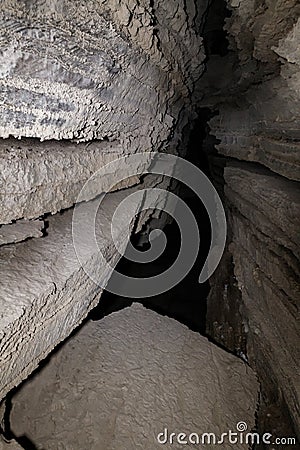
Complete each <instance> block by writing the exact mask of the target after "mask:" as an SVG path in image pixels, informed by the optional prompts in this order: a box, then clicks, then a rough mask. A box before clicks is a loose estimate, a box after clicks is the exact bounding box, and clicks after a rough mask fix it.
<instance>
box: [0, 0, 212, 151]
mask: <svg viewBox="0 0 300 450" xmlns="http://www.w3.org/2000/svg"><path fill="white" fill-rule="evenodd" d="M207 3H208V2H207V0H203V2H201V7H200V9H199V10H198V8H197V7H196V3H195V2H194V1H191V2H189V7H188V8H187V9H185V2H184V1H183V0H176V2H175V3H174V4H173V3H172V4H168V3H166V2H157V3H155V4H152V3H151V2H150V0H149V1H145V2H143V3H142V4H141V5H137V4H136V3H135V2H131V1H128V2H122V3H121V2H118V1H116V0H111V1H109V2H107V1H105V2H104V1H101V2H98V1H93V0H89V1H88V2H86V1H84V2H82V1H80V0H78V1H75V2H74V1H59V2H54V3H53V2H44V1H40V2H18V1H14V0H5V1H4V2H3V3H2V5H1V16H0V19H1V28H0V30H1V37H0V39H1V52H2V58H1V59H2V65H1V66H2V69H1V78H0V86H1V89H0V91H1V96H2V101H1V116H2V123H1V125H0V135H1V136H3V137H8V136H9V135H12V136H15V137H23V136H27V137H39V138H41V139H77V140H81V141H88V140H92V139H103V138H109V140H116V139H118V140H120V141H121V142H122V143H125V144H126V145H127V146H128V145H130V147H131V148H132V149H137V148H142V149H143V150H144V151H146V150H149V149H153V148H158V147H161V146H162V145H163V144H164V143H167V142H168V141H170V140H172V141H173V144H174V145H177V143H178V138H179V136H175V138H173V139H170V137H171V134H174V131H175V125H176V133H177V132H179V133H180V131H181V130H182V128H183V127H184V126H185V125H186V124H187V123H188V120H189V117H192V114H193V113H192V110H191V108H190V104H191V94H192V92H193V88H194V85H195V82H196V81H197V80H198V79H199V76H201V73H202V72H203V70H204V64H203V61H204V58H205V55H204V51H203V46H202V43H201V38H200V36H199V34H198V29H197V25H196V22H197V21H198V22H200V21H201V19H202V14H203V13H204V12H205V8H206V6H207ZM8 99H10V100H9V101H8ZM183 112H184V115H183V114H182V113H183Z"/></svg>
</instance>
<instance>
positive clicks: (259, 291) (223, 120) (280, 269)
mask: <svg viewBox="0 0 300 450" xmlns="http://www.w3.org/2000/svg"><path fill="white" fill-rule="evenodd" d="M227 4H228V8H229V9H230V11H231V17H230V18H229V19H227V22H226V28H227V30H228V33H229V40H230V49H231V51H230V52H229V54H228V55H227V56H225V57H224V58H223V60H224V67H226V66H229V67H231V71H232V72H231V79H230V80H229V81H227V83H226V86H225V87H224V86H223V87H222V86H221V85H220V86H219V89H218V90H216V89H215V90H214V91H211V93H210V94H209V96H210V97H209V99H208V100H207V102H208V104H210V105H214V107H215V108H216V107H217V108H218V110H219V115H216V116H215V117H214V118H213V119H212V120H211V122H210V127H211V133H212V134H213V135H215V136H216V137H217V139H218V140H219V141H218V144H217V146H216V148H217V152H218V154H219V155H218V157H216V156H215V155H213V154H211V156H210V158H211V164H212V166H213V167H214V170H213V171H214V172H215V173H216V174H218V176H217V177H216V180H217V182H218V183H219V182H220V179H221V176H220V173H221V167H222V166H223V168H224V166H225V170H224V174H223V181H221V183H219V186H220V189H221V190H223V198H224V201H225V203H226V205H227V215H228V219H229V225H230V227H229V238H228V242H229V244H230V243H231V244H230V245H229V249H228V253H227V255H226V256H225V257H224V261H225V260H226V261H227V263H228V264H230V261H232V268H231V273H230V270H229V269H228V267H227V268H226V270H224V265H223V266H222V265H221V266H220V268H219V271H218V272H217V273H216V274H215V276H214V278H213V279H212V281H211V284H212V286H213V288H212V292H211V295H210V300H209V305H208V327H207V328H208V331H209V333H210V334H211V335H212V336H213V337H214V338H215V339H216V340H217V341H218V342H221V343H222V345H225V346H227V347H228V348H231V350H235V351H241V350H242V351H243V352H244V353H246V354H247V356H248V359H249V362H250V364H251V365H252V367H256V368H257V371H258V374H259V376H260V379H261V382H262V393H263V394H262V395H263V398H264V401H266V403H267V408H269V407H270V408H271V409H272V414H273V412H274V410H276V413H275V416H276V417H277V427H278V429H277V433H278V434H280V427H281V424H282V423H283V422H284V420H285V419H283V416H282V414H283V412H284V411H285V410H286V408H287V409H288V411H289V416H290V418H289V419H288V421H289V420H291V421H292V423H293V427H294V428H295V431H296V432H297V433H298V436H300V422H299V417H300V414H299V397H298V393H299V376H298V374H299V353H298V347H299V337H300V336H299V330H298V328H299V326H298V320H299V299H300V295H299V248H300V247H299V244H300V242H299V213H300V205H299V202H300V200H299V198H300V195H299V184H297V183H296V181H299V174H300V170H299V169H300V159H299V150H300V146H299V145H300V144H299V142H300V116H299V110H300V109H299V106H300V91H299V86H300V78H299V74H300V70H299V69H300V67H299V66H300V53H299V48H300V46H299V43H300V20H299V13H300V11H299V7H300V5H299V2H297V1H294V0H289V1H281V0H277V1H274V2H269V1H267V0H266V1H262V2H260V5H259V7H257V2H238V1H235V0H228V1H227ZM232 51H235V52H236V53H237V62H236V66H235V69H233V67H232V65H231V66H230V64H229V62H230V61H231V60H232ZM230 58H231V59H230ZM226 61H227V62H226ZM219 67H220V64H219ZM220 160H223V163H222V164H220ZM238 161H239V162H238ZM267 169H268V170H267ZM224 184H225V186H224ZM222 185H223V186H222ZM221 280H222V281H221ZM214 284H215V285H217V286H218V289H219V290H218V296H217V295H216V294H217V291H216V289H215V288H214ZM221 289H222V291H223V296H220V290H221ZM222 297H223V303H222V304H220V298H222ZM220 309H221V313H220ZM222 318H223V323H222ZM241 329H242V330H243V331H242V332H241ZM245 338H246V339H247V343H246V345H245V343H242V345H241V341H243V340H244V339H245ZM233 346H235V348H232V347H233ZM241 346H242V347H243V349H241ZM297 392H298V393H297ZM272 414H269V416H271V415H272ZM262 426H264V425H262Z"/></svg>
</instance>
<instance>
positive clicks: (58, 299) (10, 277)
mask: <svg viewBox="0 0 300 450" xmlns="http://www.w3.org/2000/svg"><path fill="white" fill-rule="evenodd" d="M153 183H154V182H153ZM156 185H157V181H156ZM135 189H137V188H129V189H127V190H123V191H120V192H118V193H111V194H108V195H107V196H106V197H105V199H104V200H103V202H102V204H101V207H100V209H99V212H98V215H97V217H99V220H97V221H96V225H95V226H96V228H95V230H96V231H95V232H96V235H97V242H98V245H99V248H100V249H101V254H102V255H104V256H105V259H106V260H108V261H109V262H110V264H111V266H112V268H113V267H114V266H115V265H116V263H117V261H118V259H119V258H120V254H119V252H118V251H117V248H116V247H115V245H114V244H113V242H112V237H111V221H112V215H113V213H114V211H115V209H116V207H117V206H118V204H119V203H120V202H121V201H122V200H123V199H124V198H126V197H127V196H128V195H129V194H130V193H132V192H135ZM94 202H95V201H92V202H87V203H83V204H82V205H81V206H80V207H79V210H80V214H81V216H80V217H81V218H82V225H80V226H81V228H80V233H81V236H80V238H81V242H82V245H83V247H82V248H83V250H84V254H82V253H81V255H82V259H83V261H82V264H83V266H81V264H80V262H79V260H78V259H77V256H76V253H75V249H74V246H73V240H72V215H73V210H72V209H71V210H67V211H65V212H64V213H63V214H56V215H55V216H53V217H52V218H50V219H49V227H48V230H47V232H48V234H47V236H45V237H43V238H41V239H31V240H28V241H26V242H23V243H19V244H15V245H7V246H3V247H2V248H1V249H0V262H1V288H0V398H3V397H4V395H5V394H6V393H7V392H8V391H9V390H10V389H11V388H12V387H14V386H16V385H17V384H18V383H20V382H21V381H22V380H23V379H24V378H26V377H27V376H28V375H29V374H30V373H31V372H32V371H33V370H34V369H35V368H36V367H37V365H38V362H39V361H40V360H41V359H43V358H44V357H45V356H46V355H47V354H48V353H49V352H50V351H51V350H52V349H53V348H54V347H55V346H56V345H57V344H58V343H59V342H60V341H62V340H63V339H65V338H66V337H67V336H68V335H69V334H70V333H71V332H72V330H73V329H74V328H75V327H76V326H77V325H78V324H80V323H81V322H82V320H83V319H84V318H85V317H86V315H87V313H88V311H89V310H90V309H91V308H92V307H93V306H95V305H96V304H97V303H98V301H99V295H100V294H101V289H100V287H99V286H98V285H97V284H95V283H94V282H93V281H92V279H91V278H90V277H89V276H88V275H87V273H86V271H89V274H91V275H93V276H97V275H95V274H99V276H100V281H101V286H105V285H106V283H107V281H108V279H109V277H110V275H111V272H112V268H110V267H104V266H103V261H102V259H101V257H100V256H101V255H100V253H99V252H98V249H97V248H94V247H93V248H91V247H90V245H89V235H88V234H87V231H86V230H87V228H86V223H85V221H86V220H88V218H89V217H90V214H91V211H92V210H93V207H94ZM158 202H159V200H158ZM97 205H98V203H97ZM140 206H141V203H139V202H137V200H136V199H135V200H134V201H131V207H130V208H131V210H130V208H129V207H128V211H126V214H128V217H127V220H130V221H131V220H132V223H131V222H130V223H131V224H130V226H131V228H132V229H133V227H134V225H135V226H138V227H140V226H142V224H143V223H145V221H146V220H147V218H148V217H149V215H148V216H147V214H145V213H144V214H143V219H140V221H139V224H138V225H136V223H134V222H135V221H134V217H135V214H137V213H138V211H139V207H140ZM155 206H156V205H153V207H154V208H155ZM122 220H123V219H122ZM122 220H121V221H120V222H118V223H117V225H116V226H117V228H116V230H115V232H116V235H117V239H118V240H119V244H124V242H125V243H126V242H127V236H126V226H125V224H126V220H125V217H124V223H123V222H122ZM136 231H138V228H136Z"/></svg>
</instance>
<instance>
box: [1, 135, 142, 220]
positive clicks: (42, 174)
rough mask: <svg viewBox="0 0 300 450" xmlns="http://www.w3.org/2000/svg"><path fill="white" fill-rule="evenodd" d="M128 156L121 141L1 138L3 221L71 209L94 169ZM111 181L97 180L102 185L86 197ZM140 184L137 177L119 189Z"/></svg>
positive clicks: (94, 195) (106, 178)
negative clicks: (58, 140)
mask: <svg viewBox="0 0 300 450" xmlns="http://www.w3.org/2000/svg"><path fill="white" fill-rule="evenodd" d="M126 154H128V153H127V152H126V150H124V149H123V147H122V146H121V145H120V143H118V142H112V143H110V142H104V141H102V142H101V141H95V142H90V143H87V144H76V143H75V142H69V141H61V142H57V141H46V142H40V141H39V140H37V139H23V140H20V141H18V140H16V139H5V140H1V141H0V169H1V178H0V192H1V193H0V201H1V211H0V223H9V222H11V221H12V220H16V219H20V218H23V217H24V218H26V219H32V218H36V217H40V216H42V215H43V214H46V213H52V214H54V213H56V212H58V211H60V210H62V209H66V208H69V207H70V206H72V205H73V204H74V203H76V200H77V197H78V195H79V193H80V191H81V189H82V187H83V186H84V184H85V182H86V181H87V180H88V179H89V178H90V177H91V176H92V175H93V174H94V173H95V172H97V171H98V170H100V169H101V168H103V167H104V166H105V165H106V164H108V163H109V162H110V161H113V160H116V159H118V158H121V157H122V156H125V155H126ZM122 169H123V170H124V164H122ZM120 170H121V167H120ZM109 182H110V176H109V174H107V177H105V176H103V177H101V179H100V178H99V180H98V186H97V187H94V191H93V192H89V195H87V197H86V199H85V200H91V199H92V198H94V197H96V196H97V195H99V194H100V193H102V192H107V190H109ZM138 182H139V178H138V177H137V176H133V177H130V178H128V179H127V180H125V181H124V182H123V184H122V186H116V189H117V188H118V187H128V186H131V185H133V184H136V183H138Z"/></svg>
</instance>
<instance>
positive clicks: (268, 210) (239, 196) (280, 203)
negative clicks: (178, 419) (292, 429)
mask: <svg viewBox="0 0 300 450" xmlns="http://www.w3.org/2000/svg"><path fill="white" fill-rule="evenodd" d="M225 181H226V187H225V192H226V196H227V199H229V201H230V204H231V206H230V209H231V214H230V222H231V229H232V233H233V244H232V245H231V247H230V249H231V251H232V254H233V263H234V268H235V275H236V277H237V280H238V286H239V289H240V291H241V293H242V306H241V311H242V316H243V317H244V323H245V326H246V328H247V329H248V333H249V335H250V338H251V341H252V342H253V344H252V346H253V350H251V346H249V351H250V352H252V353H253V352H254V354H252V355H251V361H252V362H253V363H254V364H256V365H257V366H258V367H260V368H264V365H265V364H266V363H267V365H268V366H269V370H268V376H269V377H271V378H272V379H273V380H274V381H275V384H276V385H278V386H280V389H281V392H282V394H283V396H284V398H285V401H286V403H287V405H288V408H289V410H290V412H291V415H292V417H294V420H295V425H296V427H297V428H298V431H299V428H300V427H299V425H300V424H299V417H300V414H299V392H300V390H299V387H300V377H299V373H300V367H299V361H300V354H299V346H297V345H295V344H296V343H297V342H299V340H300V333H299V323H298V320H299V305H298V304H297V299H299V298H300V290H299V283H298V281H299V275H300V273H299V264H298V260H299V248H300V245H299V228H300V189H299V187H298V186H297V185H296V186H295V184H296V183H291V182H289V181H287V180H285V179H283V178H281V177H275V176H274V175H273V174H272V173H268V172H266V173H264V171H254V170H251V171H249V170H248V168H247V167H246V168H238V167H237V168H236V167H228V168H226V169H225ZM274 236H276V239H274ZM287 324H288V326H287Z"/></svg>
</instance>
